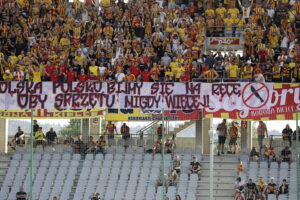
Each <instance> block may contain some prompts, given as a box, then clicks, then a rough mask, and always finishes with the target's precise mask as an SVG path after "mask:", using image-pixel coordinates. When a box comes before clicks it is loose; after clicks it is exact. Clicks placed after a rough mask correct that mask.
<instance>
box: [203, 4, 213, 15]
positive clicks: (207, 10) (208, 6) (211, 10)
mask: <svg viewBox="0 0 300 200" xmlns="http://www.w3.org/2000/svg"><path fill="white" fill-rule="evenodd" d="M214 16H215V10H213V9H212V8H211V5H210V4H207V7H206V10H205V17H214Z"/></svg>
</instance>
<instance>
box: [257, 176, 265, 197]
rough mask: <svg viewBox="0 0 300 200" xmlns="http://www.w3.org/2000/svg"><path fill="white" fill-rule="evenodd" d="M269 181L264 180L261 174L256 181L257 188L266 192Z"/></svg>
mask: <svg viewBox="0 0 300 200" xmlns="http://www.w3.org/2000/svg"><path fill="white" fill-rule="evenodd" d="M267 185H268V184H267V182H266V181H264V178H263V177H262V176H261V177H259V180H258V181H257V183H256V188H257V191H260V192H262V193H265V191H266V189H267Z"/></svg>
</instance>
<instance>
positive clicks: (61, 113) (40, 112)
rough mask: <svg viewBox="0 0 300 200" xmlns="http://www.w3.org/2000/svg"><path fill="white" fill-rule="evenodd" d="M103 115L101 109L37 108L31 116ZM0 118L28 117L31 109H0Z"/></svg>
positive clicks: (54, 117)
mask: <svg viewBox="0 0 300 200" xmlns="http://www.w3.org/2000/svg"><path fill="white" fill-rule="evenodd" d="M102 115H103V111H102V110H94V111H87V110H81V111H72V110H64V111H52V112H48V111H47V110H46V109H38V110H36V111H34V112H33V117H34V118H35V119H58V118H59V119H81V118H95V117H100V116H102ZM0 118H9V119H30V118H31V111H30V110H27V111H20V110H15V111H4V110H1V111H0Z"/></svg>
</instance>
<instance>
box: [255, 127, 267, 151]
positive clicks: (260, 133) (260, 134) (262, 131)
mask: <svg viewBox="0 0 300 200" xmlns="http://www.w3.org/2000/svg"><path fill="white" fill-rule="evenodd" d="M265 136H267V137H269V136H268V129H267V125H266V124H265V123H264V122H263V121H259V123H258V127H257V138H258V145H259V153H261V149H262V147H263V143H264V138H265Z"/></svg>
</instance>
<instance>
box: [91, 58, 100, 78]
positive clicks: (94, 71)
mask: <svg viewBox="0 0 300 200" xmlns="http://www.w3.org/2000/svg"><path fill="white" fill-rule="evenodd" d="M89 72H90V73H92V74H94V75H95V76H98V75H99V67H98V66H97V65H96V64H95V61H94V60H93V61H92V62H91V66H89Z"/></svg>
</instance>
